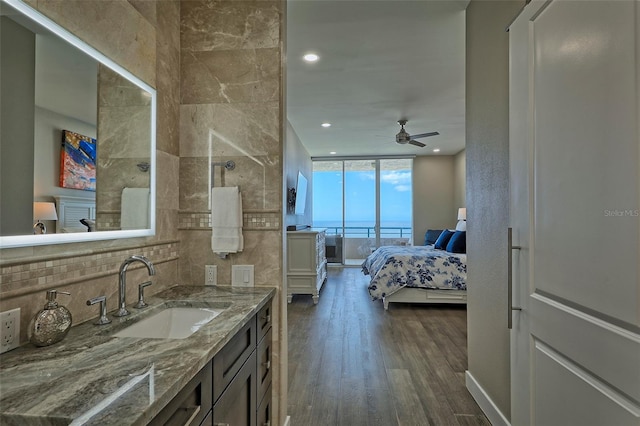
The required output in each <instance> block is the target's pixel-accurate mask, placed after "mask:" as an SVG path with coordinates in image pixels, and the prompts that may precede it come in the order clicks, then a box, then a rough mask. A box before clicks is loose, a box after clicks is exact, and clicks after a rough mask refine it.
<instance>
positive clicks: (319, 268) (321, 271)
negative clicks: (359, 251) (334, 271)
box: [287, 229, 327, 304]
mask: <svg viewBox="0 0 640 426" xmlns="http://www.w3.org/2000/svg"><path fill="white" fill-rule="evenodd" d="M326 279H327V257H326V254H325V230H324V229H319V230H304V231H288V232H287V301H288V302H289V303H291V299H292V298H293V295H294V294H310V295H311V296H312V297H313V303H316V304H317V303H318V299H319V298H320V289H321V288H322V285H323V284H324V282H325V281H326Z"/></svg>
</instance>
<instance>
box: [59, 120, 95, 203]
mask: <svg viewBox="0 0 640 426" xmlns="http://www.w3.org/2000/svg"><path fill="white" fill-rule="evenodd" d="M60 186H61V187H62V188H72V189H82V190H85V191H95V190H96V140H95V139H94V138H92V137H89V136H84V135H81V134H78V133H75V132H71V131H69V130H63V131H62V149H61V150H60Z"/></svg>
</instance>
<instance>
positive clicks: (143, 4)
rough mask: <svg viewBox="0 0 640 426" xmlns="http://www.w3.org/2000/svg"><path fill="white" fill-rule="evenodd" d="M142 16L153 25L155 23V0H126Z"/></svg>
mask: <svg viewBox="0 0 640 426" xmlns="http://www.w3.org/2000/svg"><path fill="white" fill-rule="evenodd" d="M128 1H129V3H131V6H133V7H134V8H135V9H136V10H137V11H138V12H140V14H141V15H142V16H144V18H145V19H146V20H147V21H149V23H150V24H151V25H153V26H154V27H155V26H156V25H157V23H156V21H157V20H156V3H157V1H156V0H128Z"/></svg>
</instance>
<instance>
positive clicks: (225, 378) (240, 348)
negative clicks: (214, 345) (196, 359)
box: [213, 318, 256, 401]
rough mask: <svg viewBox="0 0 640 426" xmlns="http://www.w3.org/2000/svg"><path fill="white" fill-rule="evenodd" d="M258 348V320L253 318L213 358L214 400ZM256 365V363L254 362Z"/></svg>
mask: <svg viewBox="0 0 640 426" xmlns="http://www.w3.org/2000/svg"><path fill="white" fill-rule="evenodd" d="M255 348H256V320H255V318H252V319H251V320H250V321H249V322H248V323H247V324H246V325H245V326H244V327H242V329H240V331H239V332H238V333H237V334H236V335H235V336H234V337H233V338H232V339H231V340H230V341H229V343H227V344H226V345H225V346H224V348H222V350H221V351H220V352H218V354H217V355H216V356H215V357H214V358H213V400H214V401H216V400H217V399H218V398H219V397H220V395H222V392H223V391H224V389H225V388H226V387H227V386H229V383H230V382H231V380H232V379H233V377H234V376H235V375H236V373H237V372H238V371H239V370H240V367H242V365H243V364H244V363H245V361H246V360H247V358H248V357H249V355H250V354H251V352H253V351H254V350H255ZM254 366H255V363H254Z"/></svg>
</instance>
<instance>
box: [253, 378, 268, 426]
mask: <svg viewBox="0 0 640 426" xmlns="http://www.w3.org/2000/svg"><path fill="white" fill-rule="evenodd" d="M271 416H272V413H271V385H269V388H268V389H267V391H266V392H265V394H264V397H263V398H262V401H260V405H259V406H258V415H257V422H256V423H257V426H272V425H271V418H272V417H271Z"/></svg>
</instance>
